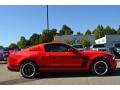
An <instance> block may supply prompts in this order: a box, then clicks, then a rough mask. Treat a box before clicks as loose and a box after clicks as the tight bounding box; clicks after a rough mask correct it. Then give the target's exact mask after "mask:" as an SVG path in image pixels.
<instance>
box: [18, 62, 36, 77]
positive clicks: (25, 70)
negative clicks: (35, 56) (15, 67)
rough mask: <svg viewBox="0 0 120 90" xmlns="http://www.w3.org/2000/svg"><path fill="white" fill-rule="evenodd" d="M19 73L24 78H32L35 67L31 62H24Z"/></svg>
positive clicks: (34, 73)
mask: <svg viewBox="0 0 120 90" xmlns="http://www.w3.org/2000/svg"><path fill="white" fill-rule="evenodd" d="M20 73H21V75H22V76H23V77H24V78H34V77H35V76H36V73H37V66H36V65H35V64H34V63H33V62H24V63H23V64H22V65H21V67H20Z"/></svg>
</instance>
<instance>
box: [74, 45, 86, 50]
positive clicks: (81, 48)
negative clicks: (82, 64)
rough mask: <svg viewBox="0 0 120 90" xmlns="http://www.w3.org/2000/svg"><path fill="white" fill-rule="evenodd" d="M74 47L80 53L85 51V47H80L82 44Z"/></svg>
mask: <svg viewBox="0 0 120 90" xmlns="http://www.w3.org/2000/svg"><path fill="white" fill-rule="evenodd" d="M72 47H74V48H76V49H77V50H79V51H83V50H84V48H83V46H82V45H80V44H76V45H72Z"/></svg>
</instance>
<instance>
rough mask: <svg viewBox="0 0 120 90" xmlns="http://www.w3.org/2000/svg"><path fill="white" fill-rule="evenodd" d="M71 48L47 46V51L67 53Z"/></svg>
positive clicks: (54, 45) (58, 45)
mask: <svg viewBox="0 0 120 90" xmlns="http://www.w3.org/2000/svg"><path fill="white" fill-rule="evenodd" d="M69 48H70V47H69V46H67V45H63V44H47V45H45V50H46V51H47V52H67V51H68V49H69Z"/></svg>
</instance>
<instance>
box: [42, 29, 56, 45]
mask: <svg viewBox="0 0 120 90" xmlns="http://www.w3.org/2000/svg"><path fill="white" fill-rule="evenodd" d="M56 34H57V30H56V29H51V30H47V29H45V30H43V32H42V35H41V37H40V43H45V42H52V41H53V39H54V36H55V35H56Z"/></svg>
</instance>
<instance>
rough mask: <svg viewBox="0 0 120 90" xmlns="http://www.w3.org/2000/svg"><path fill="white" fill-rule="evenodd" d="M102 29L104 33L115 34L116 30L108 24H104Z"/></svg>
mask: <svg viewBox="0 0 120 90" xmlns="http://www.w3.org/2000/svg"><path fill="white" fill-rule="evenodd" d="M104 31H105V35H111V34H117V32H116V30H115V29H114V28H111V27H110V26H106V28H105V29H104Z"/></svg>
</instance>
